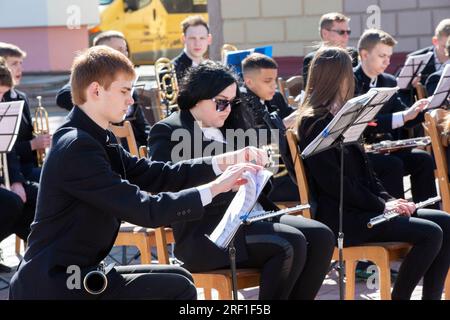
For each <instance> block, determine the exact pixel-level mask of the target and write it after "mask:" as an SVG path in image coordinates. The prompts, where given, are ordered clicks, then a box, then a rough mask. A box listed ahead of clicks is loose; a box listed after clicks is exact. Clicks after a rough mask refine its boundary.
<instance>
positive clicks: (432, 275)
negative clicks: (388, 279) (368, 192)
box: [346, 209, 450, 300]
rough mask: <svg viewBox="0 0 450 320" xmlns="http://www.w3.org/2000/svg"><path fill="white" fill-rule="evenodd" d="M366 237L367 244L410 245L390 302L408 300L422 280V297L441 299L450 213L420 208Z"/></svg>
mask: <svg viewBox="0 0 450 320" xmlns="http://www.w3.org/2000/svg"><path fill="white" fill-rule="evenodd" d="M367 235H368V238H367V242H390V241H395V242H397V241H398V242H408V243H411V244H412V246H413V247H412V249H411V251H410V252H409V253H408V255H407V256H406V258H405V259H404V261H403V263H402V265H401V267H400V270H399V274H398V277H397V280H396V282H395V285H394V289H393V291H392V299H395V300H406V299H410V298H411V294H412V292H413V290H414V288H415V287H416V285H417V284H418V282H419V281H420V279H421V278H422V277H423V293H422V298H423V299H425V300H439V299H441V295H442V291H443V288H444V282H445V278H446V276H447V273H448V269H449V266H450V214H448V213H446V212H443V211H439V210H433V209H419V210H418V211H417V212H416V213H415V214H414V216H413V217H411V218H408V217H398V218H395V219H393V220H391V221H389V222H385V223H383V224H380V225H378V226H376V227H374V228H373V229H368V232H367ZM346 236H347V237H349V236H351V235H350V234H349V233H347V234H346Z"/></svg>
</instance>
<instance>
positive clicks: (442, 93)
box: [428, 63, 450, 109]
mask: <svg viewBox="0 0 450 320" xmlns="http://www.w3.org/2000/svg"><path fill="white" fill-rule="evenodd" d="M449 90H450V64H448V63H447V64H446V65H445V67H444V70H443V71H442V76H441V79H439V82H438V85H437V87H436V90H434V93H433V95H432V96H431V97H430V98H429V99H430V105H429V106H428V109H433V108H439V107H441V106H442V105H444V104H445V103H446V101H445V98H447V97H448V92H449Z"/></svg>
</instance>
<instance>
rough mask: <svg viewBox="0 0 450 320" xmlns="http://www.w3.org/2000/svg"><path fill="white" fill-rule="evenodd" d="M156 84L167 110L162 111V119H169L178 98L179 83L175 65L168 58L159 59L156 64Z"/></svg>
mask: <svg viewBox="0 0 450 320" xmlns="http://www.w3.org/2000/svg"><path fill="white" fill-rule="evenodd" d="M155 75H156V83H157V85H158V89H159V96H160V98H161V103H162V105H164V106H165V110H162V111H163V112H162V113H161V119H163V118H165V117H167V116H168V115H169V114H170V113H171V112H172V109H173V108H171V106H174V105H175V104H176V102H177V97H178V91H179V90H178V81H177V75H176V72H175V66H174V64H173V63H172V62H171V61H170V60H169V59H168V58H159V59H158V60H156V62H155Z"/></svg>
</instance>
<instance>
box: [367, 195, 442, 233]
mask: <svg viewBox="0 0 450 320" xmlns="http://www.w3.org/2000/svg"><path fill="white" fill-rule="evenodd" d="M438 201H441V197H440V196H437V197H433V198H430V199H428V200H425V201H422V202H419V203H416V209H420V208H424V207H426V206H429V205H430V204H433V203H436V202H438ZM399 215H400V213H399V212H397V211H395V210H390V211H386V212H385V213H383V214H380V215H379V216H376V217H373V218H372V219H370V221H369V222H368V223H367V228H369V229H371V228H373V227H374V226H376V225H377V224H380V223H383V222H386V221H389V220H392V219H394V218H396V217H398V216H399Z"/></svg>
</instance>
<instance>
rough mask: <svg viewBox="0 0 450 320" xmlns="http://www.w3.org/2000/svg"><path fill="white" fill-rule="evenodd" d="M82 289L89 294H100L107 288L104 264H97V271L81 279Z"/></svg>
mask: <svg viewBox="0 0 450 320" xmlns="http://www.w3.org/2000/svg"><path fill="white" fill-rule="evenodd" d="M83 286H84V289H86V291H87V292H88V293H90V294H94V295H95V294H101V293H102V292H103V291H105V290H106V287H107V286H108V278H107V277H106V271H105V264H104V263H103V262H102V263H100V264H99V266H98V268H97V270H92V271H91V272H89V273H87V274H86V275H85V276H84V279H83Z"/></svg>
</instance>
